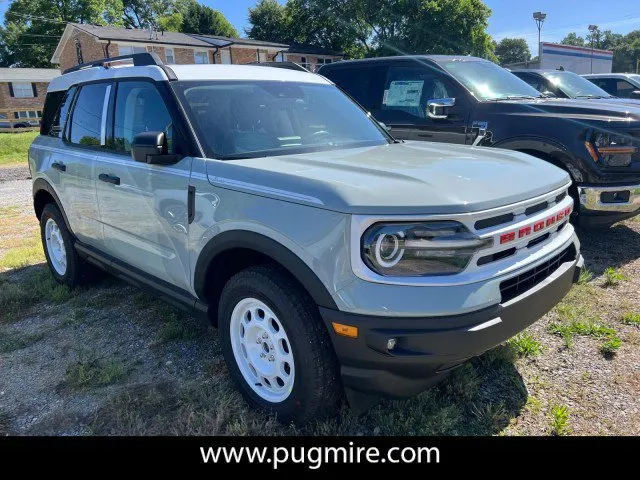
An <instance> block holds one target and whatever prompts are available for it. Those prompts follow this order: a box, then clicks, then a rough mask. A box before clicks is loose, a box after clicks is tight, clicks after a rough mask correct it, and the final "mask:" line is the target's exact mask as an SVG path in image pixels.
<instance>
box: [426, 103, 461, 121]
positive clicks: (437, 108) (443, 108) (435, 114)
mask: <svg viewBox="0 0 640 480" xmlns="http://www.w3.org/2000/svg"><path fill="white" fill-rule="evenodd" d="M455 104H456V99H455V98H438V99H435V100H429V101H427V116H428V117H429V118H435V119H444V118H449V113H448V112H447V109H448V108H450V107H453V106H454V105H455Z"/></svg>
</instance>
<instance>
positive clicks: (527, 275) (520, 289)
mask: <svg viewBox="0 0 640 480" xmlns="http://www.w3.org/2000/svg"><path fill="white" fill-rule="evenodd" d="M576 254H577V252H576V248H575V246H574V245H571V246H569V247H568V248H567V249H565V250H564V251H563V252H561V253H559V254H558V255H556V256H554V257H553V258H551V259H549V260H547V261H546V262H544V263H541V264H540V265H538V266H536V267H534V268H532V269H530V270H527V271H526V272H524V273H521V274H520V275H518V276H516V277H513V278H510V279H509V280H505V281H504V282H502V283H500V293H501V295H502V303H505V302H508V301H509V300H512V299H514V298H516V297H517V296H518V295H521V294H523V293H524V292H526V291H527V290H529V289H531V288H533V287H535V286H536V285H538V284H539V283H540V282H542V281H543V280H545V279H547V278H549V276H550V275H551V274H552V273H553V272H555V271H556V270H557V269H558V268H559V267H560V265H562V264H563V263H564V262H570V261H573V260H575V258H576Z"/></svg>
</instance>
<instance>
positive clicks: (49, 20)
mask: <svg viewBox="0 0 640 480" xmlns="http://www.w3.org/2000/svg"><path fill="white" fill-rule="evenodd" d="M4 15H5V17H6V16H7V15H14V16H16V17H22V18H26V19H27V20H41V21H43V22H50V23H62V24H65V25H66V24H67V23H69V22H67V21H65V20H52V19H50V18H46V17H38V16H36V15H23V14H22V13H15V12H9V11H7V12H5V13H4Z"/></svg>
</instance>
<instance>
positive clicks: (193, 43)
mask: <svg viewBox="0 0 640 480" xmlns="http://www.w3.org/2000/svg"><path fill="white" fill-rule="evenodd" d="M74 30H79V31H82V32H84V33H87V34H89V35H92V36H93V37H95V38H97V39H98V40H103V41H112V42H132V43H135V42H139V43H145V44H149V43H151V44H161V45H177V46H186V47H192V48H193V47H200V48H211V47H214V48H221V47H227V46H230V45H239V46H247V47H252V46H253V47H256V48H269V49H278V50H286V51H289V52H292V53H308V54H318V55H342V54H340V53H335V52H331V51H329V50H325V49H319V48H317V47H306V46H302V45H292V46H290V45H287V44H286V43H277V42H265V41H263V40H253V39H251V38H231V37H221V36H218V35H201V34H197V33H180V32H162V31H159V30H158V31H154V32H153V33H152V35H151V37H149V31H148V30H146V29H132V28H117V27H101V26H99V25H90V24H87V23H68V24H67V26H66V28H65V30H64V33H63V34H62V37H61V38H60V41H59V42H58V46H57V48H56V51H55V52H54V53H53V56H52V57H51V63H60V54H61V53H62V49H63V48H64V45H65V44H66V42H67V41H68V40H69V39H70V38H71V37H72V36H73V32H74Z"/></svg>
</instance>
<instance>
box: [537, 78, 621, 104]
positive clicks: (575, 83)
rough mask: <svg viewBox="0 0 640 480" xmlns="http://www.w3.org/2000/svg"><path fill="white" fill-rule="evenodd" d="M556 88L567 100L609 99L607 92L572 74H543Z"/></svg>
mask: <svg viewBox="0 0 640 480" xmlns="http://www.w3.org/2000/svg"><path fill="white" fill-rule="evenodd" d="M543 75H544V76H545V77H547V78H548V79H549V81H550V82H551V83H553V84H554V85H555V86H556V87H558V88H559V89H560V90H561V91H562V92H564V93H565V94H566V95H567V96H568V97H569V98H610V97H611V95H609V94H608V93H607V92H605V91H604V90H602V89H601V88H600V87H598V86H597V85H596V84H594V83H591V82H590V81H589V80H587V79H586V78H584V77H581V76H580V75H577V74H575V73H573V72H553V73H544V74H543Z"/></svg>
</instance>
